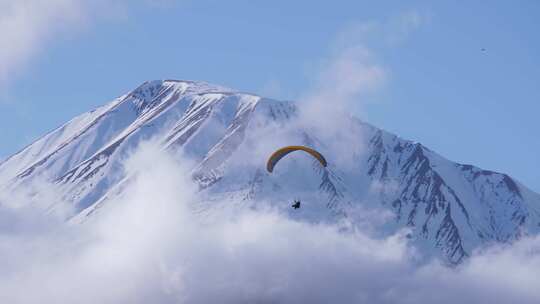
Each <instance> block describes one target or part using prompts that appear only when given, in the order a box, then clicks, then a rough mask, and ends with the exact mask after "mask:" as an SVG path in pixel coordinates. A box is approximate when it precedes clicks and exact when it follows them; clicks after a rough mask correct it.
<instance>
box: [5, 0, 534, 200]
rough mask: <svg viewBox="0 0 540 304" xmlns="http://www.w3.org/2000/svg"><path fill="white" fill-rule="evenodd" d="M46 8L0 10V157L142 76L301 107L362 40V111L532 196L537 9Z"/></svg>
mask: <svg viewBox="0 0 540 304" xmlns="http://www.w3.org/2000/svg"><path fill="white" fill-rule="evenodd" d="M46 2H47V4H45V5H44V4H38V3H43V1H37V0H24V1H5V2H0V41H1V44H2V50H0V89H1V93H0V138H1V141H0V158H3V157H6V156H8V155H10V154H11V153H14V152H16V151H17V150H18V149H20V148H22V147H23V146H24V145H26V144H29V143H31V142H32V141H33V140H35V139H36V138H37V137H38V136H40V135H43V134H44V133H46V132H47V131H49V130H51V129H53V128H55V127H57V126H58V125H60V124H62V123H64V122H65V121H67V120H68V119H70V118H72V117H73V116H75V115H77V114H80V113H82V112H84V111H87V110H90V109H92V108H95V107H97V106H99V105H101V104H103V103H105V102H107V101H109V100H111V99H113V98H115V97H117V96H118V95H121V94H123V93H125V92H127V91H129V90H131V89H133V88H134V87H136V86H137V85H139V84H140V83H141V82H143V81H145V80H150V79H169V78H178V79H193V80H204V81H208V82H211V83H216V84H222V85H226V86H229V87H232V88H235V89H239V90H242V91H249V92H254V93H260V94H262V95H265V96H268V97H274V98H278V99H300V98H302V97H303V96H306V95H309V94H310V92H311V91H312V90H313V87H314V86H316V83H317V80H318V79H320V78H321V75H322V74H324V72H325V71H326V70H325V68H324V67H325V66H327V65H329V62H331V61H332V60H334V59H335V57H336V54H340V52H342V51H343V50H350V49H352V50H354V49H355V47H357V46H361V49H363V50H368V51H369V54H370V55H369V59H366V60H368V61H369V65H371V66H376V67H378V68H380V69H381V70H382V71H384V80H383V81H380V84H379V85H377V87H376V89H373V90H370V91H369V93H368V94H362V95H361V96H358V100H359V101H358V102H359V104H358V106H355V107H354V109H355V111H356V112H357V113H356V114H357V115H358V116H360V117H362V118H363V119H365V120H367V121H368V122H370V123H372V124H374V125H376V126H378V127H381V128H384V129H386V130H388V131H391V132H394V133H396V134H398V135H400V136H401V137H404V138H407V139H412V140H416V141H419V142H421V143H423V144H425V145H426V146H427V147H429V148H431V149H432V150H434V151H436V152H438V153H440V154H442V155H443V156H445V157H447V158H449V159H451V160H454V161H458V162H462V163H471V164H475V165H478V166H480V167H482V168H485V169H491V170H496V171H501V172H505V173H508V174H510V175H511V176H513V177H515V178H517V179H518V180H519V181H521V182H523V183H524V184H525V185H527V186H529V187H530V188H532V189H534V190H536V191H539V192H540V170H538V168H540V157H539V156H538V155H540V139H539V138H538V135H537V133H538V131H539V130H540V122H539V119H540V56H539V55H538V54H540V34H539V33H538V31H539V29H540V1H535V0H529V1H527V0H521V1H490V2H489V5H487V3H486V2H480V1H475V3H472V2H473V1H469V2H467V4H464V2H462V3H461V4H456V3H455V2H456V1H437V2H435V1H376V3H375V1H358V0H357V1H294V2H293V1H247V0H246V1H240V0H238V1H210V0H200V1H195V0H191V1H189V0H187V1H167V0H162V1H151V0H133V1H127V0H126V1H122V0H116V1H112V0H111V1H105V0H96V1H84V0H50V1H46ZM323 76H324V75H323ZM323 78H324V77H323Z"/></svg>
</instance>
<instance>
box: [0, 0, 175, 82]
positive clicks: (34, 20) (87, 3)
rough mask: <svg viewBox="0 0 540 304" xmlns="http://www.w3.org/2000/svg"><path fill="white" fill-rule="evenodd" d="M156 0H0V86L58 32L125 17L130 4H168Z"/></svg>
mask: <svg viewBox="0 0 540 304" xmlns="http://www.w3.org/2000/svg"><path fill="white" fill-rule="evenodd" d="M173 2H174V1H167V0H166V1H159V0H133V1H128V0H0V45H2V47H1V48H0V87H6V86H7V85H8V84H9V83H11V82H13V81H14V79H16V77H18V76H19V75H21V74H22V73H23V72H24V70H25V68H27V67H28V65H29V64H30V63H31V61H32V59H33V58H34V57H36V56H38V55H40V54H41V53H43V52H44V50H45V49H46V48H47V47H48V46H49V45H50V43H51V42H52V41H54V40H55V37H56V36H58V35H66V34H72V33H74V32H77V31H79V30H81V29H82V28H85V27H88V26H90V25H91V24H92V23H94V22H96V20H99V19H103V18H112V19H124V18H126V17H127V16H128V10H129V5H134V4H138V3H142V4H144V5H153V6H154V5H155V6H158V7H167V6H169V5H170V4H171V3H173Z"/></svg>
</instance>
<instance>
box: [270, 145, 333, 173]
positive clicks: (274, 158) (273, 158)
mask: <svg viewBox="0 0 540 304" xmlns="http://www.w3.org/2000/svg"><path fill="white" fill-rule="evenodd" d="M294 151H304V152H307V153H309V154H310V155H311V156H313V157H314V158H315V159H317V160H318V161H319V162H320V163H321V165H322V166H323V167H326V166H327V162H326V159H325V158H324V156H323V155H322V154H321V153H319V152H317V151H315V150H313V149H311V148H308V147H305V146H286V147H283V148H281V149H278V150H277V151H276V152H274V153H272V155H270V158H268V162H267V163H266V170H268V172H270V173H272V171H274V167H275V166H276V164H277V163H278V162H279V161H280V160H281V159H282V158H283V157H285V155H287V154H289V153H291V152H294Z"/></svg>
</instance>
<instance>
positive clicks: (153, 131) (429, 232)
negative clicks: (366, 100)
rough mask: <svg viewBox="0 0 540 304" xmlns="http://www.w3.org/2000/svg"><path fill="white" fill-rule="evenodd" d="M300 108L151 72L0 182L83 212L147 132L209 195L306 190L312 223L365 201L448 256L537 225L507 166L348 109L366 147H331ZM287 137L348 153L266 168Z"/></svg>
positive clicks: (534, 204) (109, 186)
mask: <svg viewBox="0 0 540 304" xmlns="http://www.w3.org/2000/svg"><path fill="white" fill-rule="evenodd" d="M299 107H300V106H299V105H297V104H295V103H293V102H285V101H276V100H272V99H267V98H263V97H261V96H258V95H256V94H250V93H243V92H237V91H234V90H232V89H228V88H225V87H221V86H214V85H210V84H208V83H204V82H195V81H184V80H154V81H147V82H145V83H143V84H141V85H140V86H139V87H137V88H136V89H134V90H132V91H130V92H129V93H127V94H124V95H121V96H120V97H118V98H116V99H114V100H113V101H111V102H110V103H108V104H106V105H104V106H102V107H98V108H96V109H95V110H92V111H89V112H86V113H83V114H81V115H79V116H77V117H75V118H74V119H72V120H70V121H69V122H67V123H66V124H64V125H62V126H60V127H58V128H56V129H54V130H52V131H51V132H49V133H47V134H46V135H44V136H43V137H40V138H39V139H37V140H36V141H35V142H34V143H32V144H30V145H28V146H27V147H25V148H23V149H21V150H20V151H19V152H17V153H15V154H14V155H12V156H10V157H8V158H6V159H4V160H3V161H2V162H0V176H4V178H0V189H3V190H0V191H5V192H6V193H9V191H20V190H21V189H23V188H28V187H29V185H31V184H32V183H33V182H35V181H37V180H41V179H45V180H47V181H49V182H52V183H54V184H55V185H56V186H57V187H58V188H59V189H60V192H61V193H62V197H63V199H64V200H66V201H69V202H70V203H71V204H73V206H74V207H75V209H76V210H77V214H75V215H74V218H78V219H84V218H85V217H86V216H90V215H92V214H95V211H96V210H97V209H99V208H101V207H102V206H104V205H106V202H107V200H108V198H110V197H114V196H115V195H118V193H121V191H122V184H123V183H125V180H126V179H127V178H128V177H127V176H123V173H122V161H123V160H124V159H125V157H126V156H127V155H129V153H130V152H131V151H133V150H134V149H135V148H136V147H137V146H138V145H139V144H140V143H141V142H144V141H147V140H150V139H153V140H154V141H155V142H157V144H158V145H160V146H161V147H162V148H163V149H166V150H169V151H171V152H173V153H174V152H175V151H176V152H178V151H182V153H183V154H186V155H187V156H188V157H190V158H191V159H193V160H194V163H195V166H194V168H192V174H193V175H192V176H193V178H194V179H195V181H196V182H197V183H198V184H199V188H200V192H201V193H202V195H203V196H204V197H206V198H208V199H209V201H212V200H214V199H213V198H215V197H220V198H222V199H223V200H224V201H230V203H231V204H237V203H238V201H242V202H250V203H255V202H258V201H270V202H274V203H277V202H282V201H284V200H288V199H290V197H291V196H293V194H295V193H301V194H302V195H304V196H305V197H306V200H308V201H310V202H313V204H312V206H311V207H312V209H308V210H313V211H306V212H311V213H310V214H308V215H306V218H309V219H313V220H320V219H323V218H334V217H335V216H336V214H338V215H340V216H345V217H349V218H352V219H353V220H354V216H353V215H351V214H353V212H352V211H351V210H353V209H354V208H356V207H357V206H358V205H363V204H364V203H365V202H366V201H370V202H371V203H370V204H373V205H380V206H384V207H386V208H389V209H390V210H391V211H392V212H393V213H394V215H395V218H394V219H393V221H392V222H391V223H390V224H389V225H388V226H389V227H391V228H388V227H385V228H384V229H389V231H395V230H396V229H399V228H403V227H408V228H410V229H412V230H413V232H412V233H411V238H412V239H413V240H414V241H415V242H416V243H417V244H418V245H419V247H421V248H424V250H425V251H426V252H427V254H428V255H441V256H442V257H443V258H445V259H447V260H448V261H449V262H451V263H459V262H461V261H462V260H463V259H464V258H466V257H467V256H468V255H470V253H471V252H472V250H474V249H476V248H480V247H481V246H482V245H485V244H488V243H491V242H510V241H512V240H515V239H519V238H520V237H521V236H522V235H523V234H527V233H531V234H536V233H538V232H539V231H540V195H538V194H537V193H534V192H533V191H531V190H529V189H528V188H526V187H525V186H523V185H522V184H521V183H519V182H517V181H515V180H514V179H513V178H511V177H510V176H508V175H507V174H504V173H498V172H494V171H489V170H483V169H480V168H478V167H475V166H472V165H468V164H459V163H454V162H451V161H449V160H447V159H445V158H444V157H442V156H441V155H439V154H437V153H436V152H434V151H431V150H430V149H429V148H426V147H425V146H423V145H422V144H420V143H417V142H412V141H409V140H405V139H402V138H400V137H399V136H397V135H394V134H392V133H390V132H387V131H384V130H382V129H379V128H377V127H375V126H372V125H370V124H368V123H365V122H362V121H360V120H358V119H357V118H354V117H344V118H343V122H342V123H343V125H345V126H346V130H337V131H336V132H337V133H336V134H337V135H341V134H346V135H347V136H352V137H353V138H357V139H358V141H359V142H361V143H362V144H361V145H360V146H361V147H362V148H358V149H356V148H355V147H351V148H350V149H347V150H343V149H341V150H340V149H336V148H335V147H334V146H333V145H332V144H333V143H337V141H334V142H329V141H328V140H326V138H321V137H320V136H319V134H318V133H317V130H315V129H313V128H311V127H310V126H309V125H301V124H297V123H296V120H298V119H299V118H298V117H299V115H300V114H299V110H302V109H301V108H299ZM338 137H339V136H338ZM347 138H348V137H347ZM338 140H339V139H338ZM293 142H294V143H302V144H305V145H309V146H313V147H316V148H317V149H319V150H320V151H321V152H323V154H328V155H329V157H327V158H329V159H336V160H337V159H341V158H342V157H345V158H350V159H351V160H353V161H352V162H350V164H349V165H348V166H343V165H342V164H341V163H338V162H330V165H329V167H328V168H319V167H317V165H316V164H313V163H305V161H304V163H302V162H303V160H302V159H298V158H297V157H294V158H293V159H292V160H286V164H283V168H284V169H283V170H284V171H283V172H282V173H277V175H278V176H279V178H280V179H279V180H278V179H276V178H274V177H273V176H270V175H269V174H267V173H266V172H265V171H264V168H262V167H264V166H263V165H261V164H264V157H265V156H267V155H268V153H269V152H270V151H271V150H272V149H274V148H276V147H278V146H280V145H284V144H288V143H293ZM355 149H356V150H355ZM246 155H249V156H252V157H249V158H250V159H246ZM344 155H346V156H344ZM305 168H309V170H306V169H305ZM295 169H296V170H295ZM297 171H299V172H297ZM304 171H306V172H304ZM308 172H309V173H308ZM299 181H302V182H299ZM288 184H294V185H295V186H296V187H297V188H291V186H289V185H288ZM314 185H315V186H314ZM272 189H281V190H280V191H275V190H272ZM314 189H317V191H313V190H314ZM278 192H279V193H278ZM281 192H282V193H281ZM312 192H314V193H312ZM209 209H211V206H210V207H209ZM325 210H326V211H325ZM328 210H331V212H328Z"/></svg>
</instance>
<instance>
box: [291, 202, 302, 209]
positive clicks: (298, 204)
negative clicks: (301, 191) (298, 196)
mask: <svg viewBox="0 0 540 304" xmlns="http://www.w3.org/2000/svg"><path fill="white" fill-rule="evenodd" d="M291 207H293V208H294V209H298V208H300V201H299V200H294V204H292V206H291Z"/></svg>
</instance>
